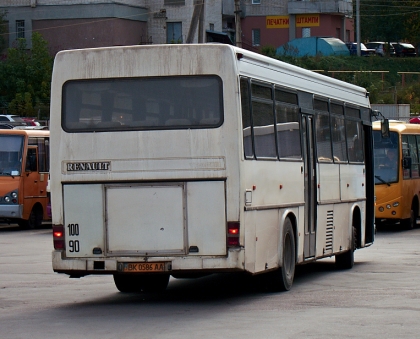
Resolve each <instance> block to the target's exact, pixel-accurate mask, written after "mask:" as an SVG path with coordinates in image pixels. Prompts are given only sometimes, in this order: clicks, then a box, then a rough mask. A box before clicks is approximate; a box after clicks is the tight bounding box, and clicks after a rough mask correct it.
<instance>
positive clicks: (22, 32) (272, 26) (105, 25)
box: [0, 0, 354, 55]
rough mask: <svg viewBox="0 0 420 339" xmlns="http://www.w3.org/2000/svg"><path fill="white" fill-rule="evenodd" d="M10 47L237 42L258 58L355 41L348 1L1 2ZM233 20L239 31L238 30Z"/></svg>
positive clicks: (56, 47) (51, 50) (36, 0)
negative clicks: (302, 41) (284, 48)
mask: <svg viewBox="0 0 420 339" xmlns="http://www.w3.org/2000/svg"><path fill="white" fill-rule="evenodd" d="M1 11H5V13H6V15H5V20H6V22H7V24H8V44H9V46H10V47H12V46H14V44H15V42H16V40H17V39H18V38H25V39H26V41H27V47H28V48H31V34H32V32H35V31H36V32H40V33H41V34H42V36H43V37H44V38H45V39H46V40H47V41H48V46H49V49H50V53H51V54H52V55H54V54H55V53H57V52H58V51H60V50H63V49H75V48H86V47H102V46H118V45H138V44H164V43H204V42H209V41H218V42H232V43H235V37H237V35H236V31H237V30H238V32H239V31H240V35H238V37H239V38H240V41H238V42H239V43H240V44H241V45H242V47H244V48H246V49H250V50H254V51H260V50H261V48H262V47H264V46H267V45H270V46H273V47H278V46H280V45H282V44H284V43H286V42H288V41H290V40H292V39H294V38H300V37H305V36H331V37H337V38H340V39H342V40H344V41H353V36H354V28H353V19H352V14H353V13H352V1H351V0H340V1H338V0H323V1H316V0H310V1H304V0H119V1H112V0H0V12H1ZM236 18H238V20H239V21H238V25H236V24H235V23H236Z"/></svg>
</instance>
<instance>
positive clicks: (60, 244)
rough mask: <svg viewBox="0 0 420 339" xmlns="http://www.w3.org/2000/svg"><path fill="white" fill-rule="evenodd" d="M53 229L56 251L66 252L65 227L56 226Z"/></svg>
mask: <svg viewBox="0 0 420 339" xmlns="http://www.w3.org/2000/svg"><path fill="white" fill-rule="evenodd" d="M52 229H53V241H54V249H56V250H64V249H65V240H64V226H63V225H54V226H53V228H52Z"/></svg>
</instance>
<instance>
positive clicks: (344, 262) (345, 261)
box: [335, 226, 357, 270]
mask: <svg viewBox="0 0 420 339" xmlns="http://www.w3.org/2000/svg"><path fill="white" fill-rule="evenodd" d="M356 243H357V230H356V227H354V226H353V232H352V239H351V248H350V250H348V251H347V252H344V253H340V254H336V255H335V265H336V266H337V268H338V269H341V270H348V269H351V268H352V267H353V266H354V251H355V250H356Z"/></svg>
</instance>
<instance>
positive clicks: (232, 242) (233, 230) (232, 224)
mask: <svg viewBox="0 0 420 339" xmlns="http://www.w3.org/2000/svg"><path fill="white" fill-rule="evenodd" d="M227 226H228V227H227V245H228V247H236V246H239V226H240V225H239V222H236V221H228V224H227Z"/></svg>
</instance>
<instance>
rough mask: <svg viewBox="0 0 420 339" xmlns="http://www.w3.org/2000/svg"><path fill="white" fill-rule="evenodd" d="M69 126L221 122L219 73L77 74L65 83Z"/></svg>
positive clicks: (82, 129) (140, 126) (178, 125)
mask: <svg viewBox="0 0 420 339" xmlns="http://www.w3.org/2000/svg"><path fill="white" fill-rule="evenodd" d="M62 105H63V106H62V128H63V129H64V130H65V131H67V132H90V131H92V132H94V131H95V132H96V131H124V130H143V129H145V130H150V129H190V128H191V129H193V128H215V127H218V126H220V125H221V124H222V123H223V94H222V81H221V79H220V78H219V77H218V76H215V75H209V76H174V77H148V78H121V79H120V78H115V79H90V80H72V81H68V82H66V83H65V84H64V86H63V103H62Z"/></svg>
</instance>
